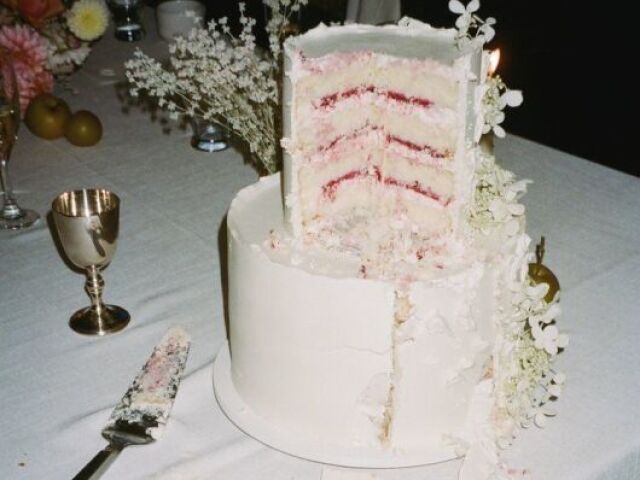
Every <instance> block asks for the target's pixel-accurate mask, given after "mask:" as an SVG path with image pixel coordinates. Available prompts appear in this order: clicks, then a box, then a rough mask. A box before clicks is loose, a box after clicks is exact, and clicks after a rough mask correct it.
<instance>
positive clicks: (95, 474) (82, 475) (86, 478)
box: [73, 443, 125, 480]
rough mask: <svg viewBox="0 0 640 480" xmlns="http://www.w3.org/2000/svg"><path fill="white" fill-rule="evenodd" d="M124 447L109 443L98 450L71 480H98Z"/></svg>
mask: <svg viewBox="0 0 640 480" xmlns="http://www.w3.org/2000/svg"><path fill="white" fill-rule="evenodd" d="M124 447H125V446H124V445H118V444H115V443H110V444H109V445H107V446H106V447H104V448H103V449H102V450H100V451H99V452H98V453H97V454H96V456H95V457H93V458H92V459H91V461H90V462H89V463H87V464H86V465H85V466H84V468H83V469H82V470H80V472H79V473H78V474H77V475H76V476H75V477H73V480H95V479H97V478H100V477H101V476H102V474H103V473H104V472H105V471H106V470H107V468H109V466H110V465H111V464H112V463H113V461H114V460H115V459H116V457H117V456H118V454H119V453H120V452H121V451H122V449H123V448H124Z"/></svg>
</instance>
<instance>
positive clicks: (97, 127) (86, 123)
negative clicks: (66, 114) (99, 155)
mask: <svg viewBox="0 0 640 480" xmlns="http://www.w3.org/2000/svg"><path fill="white" fill-rule="evenodd" d="M64 135H65V137H67V140H69V142H71V143H72V144H73V145H76V146H78V147H90V146H91V145H95V144H96V143H98V142H99V141H100V139H101V138H102V123H100V119H99V118H98V117H96V116H95V115H94V114H93V113H91V112H89V111H87V110H79V111H77V112H76V113H74V114H73V115H71V118H70V119H69V121H68V122H67V126H66V128H65V130H64Z"/></svg>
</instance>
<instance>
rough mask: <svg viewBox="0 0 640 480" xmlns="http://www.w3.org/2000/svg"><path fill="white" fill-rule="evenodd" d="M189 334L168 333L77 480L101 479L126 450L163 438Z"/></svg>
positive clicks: (176, 330) (175, 330) (180, 331)
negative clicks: (103, 446) (99, 446)
mask: <svg viewBox="0 0 640 480" xmlns="http://www.w3.org/2000/svg"><path fill="white" fill-rule="evenodd" d="M189 345H190V338H189V334H188V333H187V332H186V331H185V330H184V329H182V328H181V327H173V328H171V329H169V330H168V331H167V333H166V334H165V335H164V337H162V340H161V341H160V343H159V344H158V345H156V347H155V348H154V349H153V352H152V353H151V356H150V357H149V359H148V360H147V362H146V363H145V365H144V367H142V370H141V371H140V373H138V375H137V376H136V378H135V380H134V381H133V383H132V384H131V386H130V387H129V389H128V390H127V392H126V393H125V394H124V397H122V400H120V403H118V405H116V407H115V408H114V409H113V412H111V416H110V417H109V420H108V421H107V425H106V426H105V427H104V429H103V430H102V436H103V437H104V438H106V439H107V440H108V441H109V445H107V446H106V447H105V448H104V449H103V450H101V451H100V452H98V454H97V455H96V456H95V457H93V459H92V460H91V461H90V462H89V463H88V464H87V465H86V466H85V467H84V468H83V469H82V470H81V471H80V473H78V474H77V475H76V476H75V477H73V478H74V480H88V479H96V478H99V477H100V476H101V475H102V474H103V473H104V472H105V471H106V470H107V468H108V467H109V465H111V463H113V461H114V460H115V459H116V457H117V456H118V454H119V453H120V452H121V451H122V449H123V448H124V447H127V446H129V445H145V444H147V443H151V442H153V441H155V440H157V439H158V438H159V436H160V435H161V433H162V431H163V429H164V426H165V425H166V423H167V419H168V418H169V412H170V411H171V407H172V405H173V400H174V399H175V397H176V393H177V392H178V386H179V385H180V378H181V376H182V371H183V370H184V366H185V364H186V363H187V356H188V354H189Z"/></svg>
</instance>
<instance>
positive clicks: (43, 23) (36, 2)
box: [0, 0, 109, 113]
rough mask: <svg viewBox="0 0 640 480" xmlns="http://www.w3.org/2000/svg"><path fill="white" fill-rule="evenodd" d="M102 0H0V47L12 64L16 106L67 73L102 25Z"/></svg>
mask: <svg viewBox="0 0 640 480" xmlns="http://www.w3.org/2000/svg"><path fill="white" fill-rule="evenodd" d="M108 23H109V10H108V9H107V7H106V5H105V4H104V2H103V1H102V0H76V1H73V0H71V1H70V2H69V1H67V2H63V1H62V0H0V48H2V49H3V50H5V51H6V53H7V56H8V58H9V59H10V61H11V62H12V63H13V65H14V69H15V72H16V78H17V81H18V88H19V90H20V108H21V110H22V112H23V113H24V111H25V109H26V107H27V105H28V104H29V102H30V101H31V99H32V98H34V97H35V96H36V95H38V94H40V93H44V92H51V91H52V90H53V83H54V78H56V77H61V76H64V75H68V74H70V73H72V72H73V71H74V70H75V69H76V68H78V67H79V66H80V65H82V63H83V62H84V61H85V59H86V58H87V56H88V55H89V52H90V51H91V49H90V44H91V42H93V41H95V40H97V39H98V38H99V37H100V36H102V34H103V33H104V32H105V30H106V29H107V25H108Z"/></svg>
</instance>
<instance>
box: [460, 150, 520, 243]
mask: <svg viewBox="0 0 640 480" xmlns="http://www.w3.org/2000/svg"><path fill="white" fill-rule="evenodd" d="M475 176H476V180H475V183H476V188H475V192H474V196H473V201H472V202H471V204H470V206H469V211H468V214H467V217H468V220H469V224H470V225H471V226H472V227H474V228H477V229H479V230H480V231H482V232H483V233H485V234H487V233H489V232H491V231H493V230H495V229H496V228H500V227H504V231H505V233H506V234H507V235H508V236H512V235H515V234H516V233H518V231H519V230H520V219H521V217H522V216H523V215H524V205H522V204H520V203H518V201H519V200H520V198H522V196H523V195H524V194H525V193H526V191H527V184H528V183H531V182H530V180H519V181H516V179H515V175H514V174H513V173H511V172H509V171H508V170H505V169H503V168H501V167H500V166H498V165H497V164H496V162H495V159H494V157H492V156H490V155H485V154H481V157H480V165H479V166H478V169H477V170H476V173H475Z"/></svg>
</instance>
